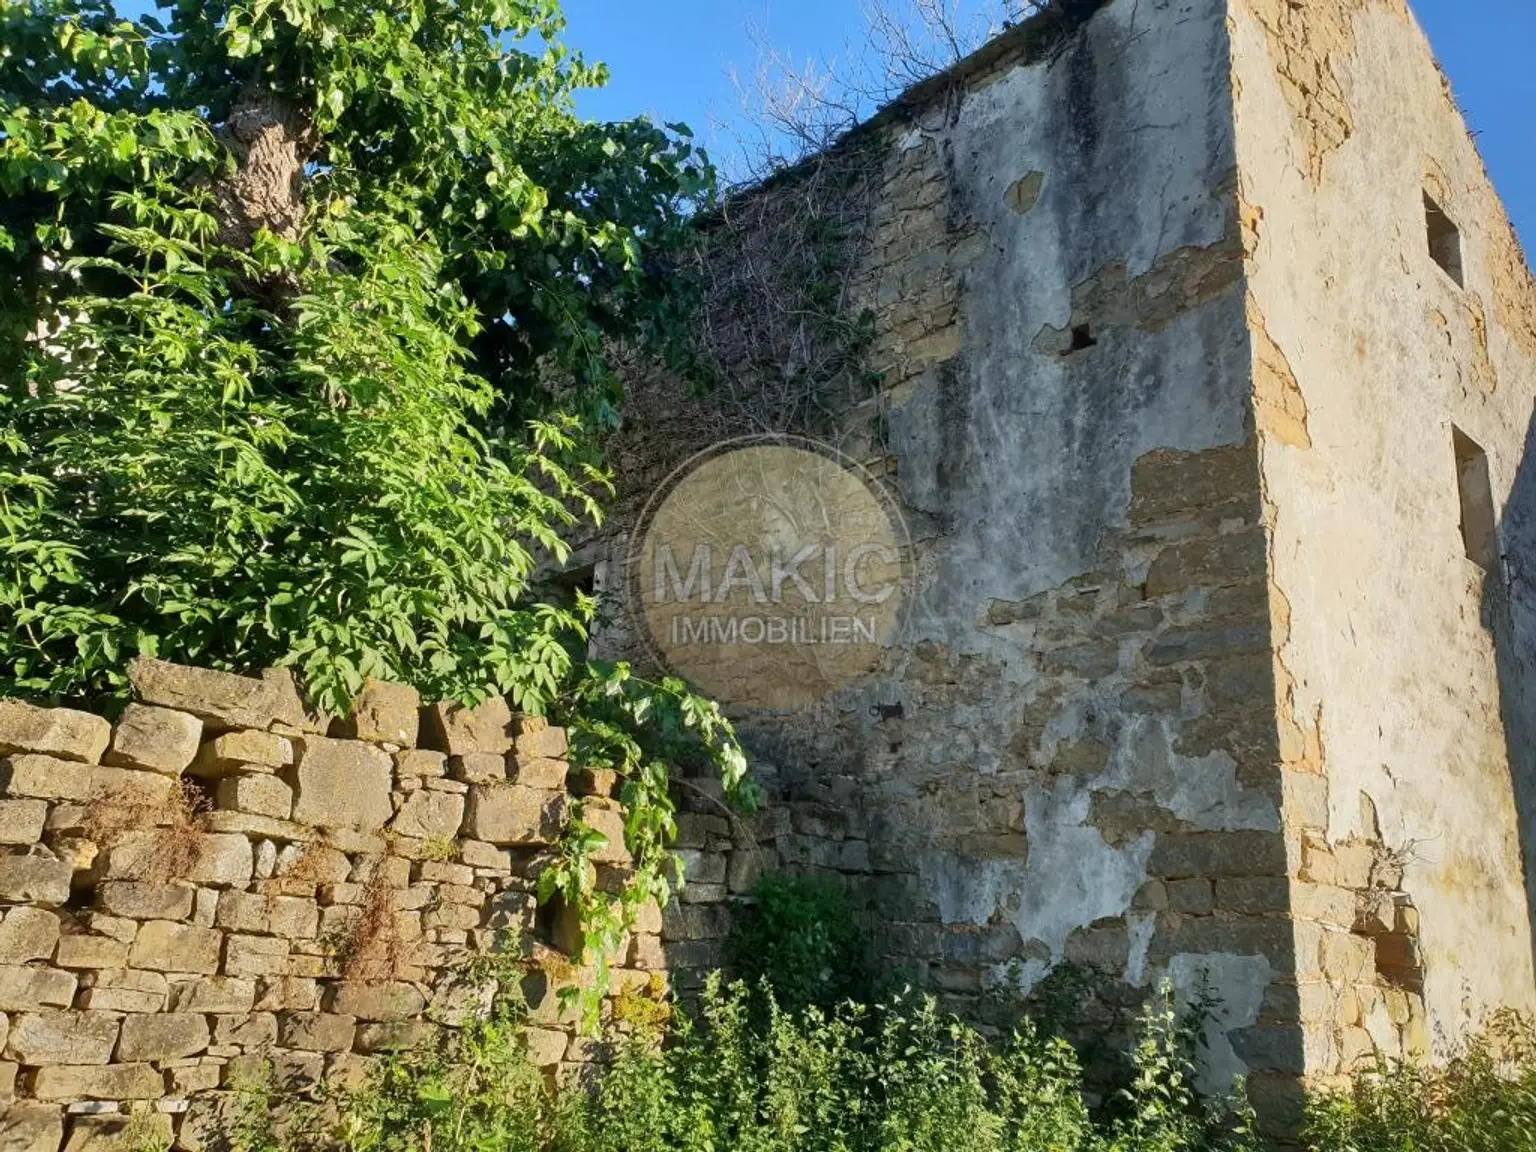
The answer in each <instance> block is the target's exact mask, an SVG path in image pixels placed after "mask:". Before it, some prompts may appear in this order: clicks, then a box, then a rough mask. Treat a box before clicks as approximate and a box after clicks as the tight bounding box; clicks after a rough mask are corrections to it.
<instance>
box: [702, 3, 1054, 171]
mask: <svg viewBox="0 0 1536 1152" xmlns="http://www.w3.org/2000/svg"><path fill="white" fill-rule="evenodd" d="M1051 2H1052V0H863V4H862V8H863V17H864V29H863V33H862V36H861V37H860V39H859V40H857V41H856V42H853V43H850V44H847V45H845V46H844V48H843V50H842V51H841V52H839V53H836V54H830V55H824V56H822V57H819V58H812V59H807V60H803V61H796V60H793V59H791V58H790V57H788V56H786V55H785V54H784V53H783V52H782V51H780V50H779V49H778V48H777V47H775V46H774V45H773V44H772V42H771V41H770V40H769V38H768V36H767V35H766V33H765V32H764V30H763V29H762V28H761V27H760V26H757V25H749V26H748V29H747V33H748V38H749V39H750V41H751V42H752V45H753V47H754V49H755V50H756V53H757V66H756V68H755V70H754V72H753V73H752V75H751V76H750V77H743V76H741V75H740V74H739V73H737V72H734V71H733V73H732V75H731V80H732V84H733V86H734V88H735V90H736V95H737V100H738V104H739V105H740V109H739V111H740V113H741V116H740V119H738V120H737V121H735V122H734V123H733V124H730V125H719V124H717V131H719V132H721V133H722V134H723V135H724V136H726V137H727V138H728V139H730V140H732V141H733V142H734V145H735V153H736V155H735V157H734V158H731V157H729V155H728V158H727V160H726V169H727V175H728V176H729V177H730V178H732V179H734V180H738V181H743V182H755V181H758V180H761V179H763V178H764V177H765V176H768V175H770V174H771V173H773V172H775V171H777V170H779V169H780V168H783V167H786V166H789V165H793V164H796V163H798V162H799V161H801V160H803V159H805V158H806V157H807V156H811V155H814V154H816V153H817V152H821V151H824V150H825V149H826V148H828V147H829V146H830V145H831V144H833V143H834V142H836V140H837V139H838V138H839V137H841V136H842V135H844V134H845V133H846V132H848V131H849V130H850V129H851V128H853V127H855V126H856V125H857V124H858V123H859V122H860V121H861V120H863V119H864V118H866V117H867V116H869V115H870V114H871V113H873V112H874V111H875V110H876V109H878V108H879V107H881V106H882V105H884V104H886V103H888V102H890V101H891V100H893V99H895V98H896V97H897V96H899V95H900V94H901V93H902V92H904V91H905V90H906V89H908V88H910V87H911V86H912V85H914V84H918V83H921V82H922V81H924V80H927V79H929V78H930V77H932V76H934V75H937V74H938V73H940V72H942V71H944V70H945V69H946V68H949V67H951V66H952V65H954V64H956V63H958V62H959V61H961V60H963V59H964V58H965V57H966V56H968V55H970V54H971V53H972V52H974V51H975V50H976V49H977V48H979V47H981V46H982V45H983V44H985V43H986V42H987V41H988V40H990V39H991V38H992V37H994V36H996V35H998V34H999V33H1001V32H1003V31H1005V30H1006V29H1007V28H1009V27H1011V26H1012V25H1013V24H1016V23H1018V22H1020V21H1022V20H1024V19H1027V18H1028V17H1030V16H1033V15H1035V14H1036V13H1037V12H1039V11H1041V10H1043V9H1045V8H1047V7H1049V6H1050V3H1051ZM729 151H730V149H727V153H728V154H729Z"/></svg>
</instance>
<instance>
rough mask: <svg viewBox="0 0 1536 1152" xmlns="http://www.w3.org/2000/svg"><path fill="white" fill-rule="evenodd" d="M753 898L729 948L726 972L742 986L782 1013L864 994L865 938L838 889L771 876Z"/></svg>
mask: <svg viewBox="0 0 1536 1152" xmlns="http://www.w3.org/2000/svg"><path fill="white" fill-rule="evenodd" d="M753 896H754V897H755V898H756V903H755V904H753V905H752V906H751V907H750V908H747V909H744V910H743V911H742V912H741V913H740V914H739V915H738V916H737V917H736V920H735V923H734V925H733V929H732V934H731V948H730V955H731V965H732V969H733V970H734V972H735V973H736V974H737V975H738V976H739V977H741V979H743V980H744V981H745V982H746V983H747V984H748V985H749V986H751V987H754V988H756V987H765V988H767V989H768V990H769V991H770V992H771V993H772V995H773V997H774V999H775V1000H776V1001H777V1002H778V1003H779V1004H780V1005H782V1006H783V1007H785V1008H788V1009H796V1008H803V1007H807V1006H809V1005H813V1004H814V1005H817V1006H820V1007H822V1008H831V1007H833V1006H834V1005H836V1004H838V1003H839V1002H841V1001H843V1000H845V999H848V998H850V997H858V996H867V995H868V989H869V987H870V973H871V966H870V958H869V956H868V952H867V949H866V947H865V935H864V934H863V933H862V932H860V931H859V927H858V924H857V922H856V920H855V917H854V912H853V908H852V907H851V906H850V904H849V902H848V898H847V896H846V895H845V894H844V892H843V890H842V889H841V888H839V887H838V886H837V885H835V884H832V883H831V882H829V881H826V880H818V879H812V878H803V877H795V876H788V875H785V874H783V873H777V872H775V873H770V874H768V875H766V876H764V877H763V878H762V879H761V880H759V881H758V883H757V885H756V887H755V888H754V889H753Z"/></svg>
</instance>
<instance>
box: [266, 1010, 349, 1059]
mask: <svg viewBox="0 0 1536 1152" xmlns="http://www.w3.org/2000/svg"><path fill="white" fill-rule="evenodd" d="M356 1035H357V1018H356V1017H355V1016H341V1015H337V1014H335V1013H331V1012H293V1013H288V1014H285V1015H284V1016H283V1018H282V1019H281V1020H280V1021H279V1022H278V1040H279V1042H280V1043H281V1044H282V1045H283V1047H285V1048H298V1049H302V1050H303V1051H306V1052H350V1051H351V1050H352V1041H353V1039H354V1038H355V1037H356Z"/></svg>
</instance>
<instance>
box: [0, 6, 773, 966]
mask: <svg viewBox="0 0 1536 1152" xmlns="http://www.w3.org/2000/svg"><path fill="white" fill-rule="evenodd" d="M562 28H563V21H562V19H561V15H560V11H559V7H558V4H557V3H556V0H384V2H382V3H381V2H378V0H248V2H245V3H233V2H229V0H175V2H174V3H172V2H169V0H162V2H161V15H160V17H159V18H154V17H150V16H136V17H133V18H124V17H122V16H120V15H119V14H118V13H117V12H116V11H115V10H114V9H113V7H112V5H111V4H109V3H90V2H85V0H22V2H16V0H0V694H20V695H27V696H32V697H35V698H53V699H64V698H70V699H101V698H108V697H112V696H115V695H120V694H121V693H122V692H123V691H124V690H125V677H124V671H123V670H124V667H125V665H126V663H127V662H128V660H129V659H130V658H131V657H132V656H134V655H137V654H145V655H155V656H159V657H162V658H165V659H172V660H182V661H187V662H192V663H198V664H202V665H205V666H213V667H225V668H234V669H249V668H255V667H261V666H264V665H285V666H289V667H292V668H293V669H294V670H295V672H296V673H297V674H298V675H299V677H300V679H301V680H302V681H303V682H304V683H305V684H306V685H307V686H308V689H309V691H310V693H311V695H312V696H313V698H314V702H315V703H316V704H318V705H320V706H323V707H326V708H329V709H332V710H337V711H340V710H342V709H344V708H345V707H346V706H347V704H348V703H349V701H350V700H351V699H352V698H353V696H354V695H355V694H356V692H357V691H358V690H359V689H360V688H361V686H362V684H363V682H364V680H365V679H366V678H368V677H377V678H380V679H387V680H397V681H403V682H406V683H410V684H413V685H415V686H416V687H418V688H419V689H420V690H421V691H422V692H423V694H424V695H425V696H427V697H428V698H432V699H458V700H462V701H465V702H467V703H473V702H476V701H478V700H480V699H483V698H484V697H486V696H487V695H489V694H492V693H503V694H506V695H508V696H509V697H511V698H512V700H513V701H514V702H515V704H516V705H517V706H518V707H520V708H522V709H524V710H525V711H528V712H532V713H544V712H553V713H555V714H557V715H559V716H561V718H562V719H564V720H565V721H566V722H567V723H568V724H570V725H571V726H572V727H573V729H575V731H576V736H577V740H576V744H577V747H578V752H579V753H581V752H582V751H584V754H585V755H586V756H587V757H588V758H589V761H590V762H591V763H593V764H594V765H596V766H602V767H612V768H614V769H617V770H618V771H619V772H620V773H621V774H622V775H623V776H624V778H625V780H626V785H625V791H624V799H625V801H626V803H627V805H628V813H629V832H630V836H631V838H632V841H633V843H632V847H633V848H634V850H635V853H636V856H637V869H636V873H635V876H636V879H635V880H634V881H632V882H631V883H630V884H629V885H628V886H627V887H626V888H625V890H624V891H623V892H622V893H610V894H604V893H601V892H599V891H598V885H597V883H596V879H595V875H596V874H595V870H594V869H593V867H592V865H591V863H590V860H589V856H590V853H591V850H592V847H593V845H594V844H595V842H596V841H595V833H592V832H591V830H590V829H587V828H586V827H585V826H583V825H582V824H581V823H580V821H579V819H578V820H577V821H576V823H575V824H574V828H573V833H572V836H571V838H570V841H569V842H568V844H567V846H566V850H565V851H564V852H563V854H562V855H561V857H560V862H559V864H558V865H557V866H556V868H555V870H554V871H553V873H552V875H551V879H550V881H549V884H550V885H551V886H552V888H551V890H554V889H558V890H560V891H562V892H563V893H564V894H565V895H566V897H567V898H568V899H569V900H572V901H574V902H575V903H576V904H577V905H578V906H579V907H581V908H582V909H584V910H586V911H587V912H588V913H589V914H590V915H589V921H590V923H591V924H592V925H593V942H594V943H602V942H603V941H604V940H608V939H610V938H616V937H617V935H618V929H616V928H615V927H614V926H615V925H616V924H619V925H621V924H622V923H623V921H624V920H625V919H626V918H627V917H628V915H629V914H630V913H631V912H632V911H633V908H634V906H635V905H636V904H637V903H638V902H639V901H640V900H642V899H646V898H651V897H654V896H658V895H661V896H664V895H665V890H666V883H667V879H666V870H665V865H666V860H667V853H666V851H665V845H666V843H667V841H668V840H669V838H670V835H671V832H672V815H671V806H670V802H669V801H668V799H667V788H666V778H667V772H668V765H669V764H670V763H673V762H675V760H676V758H677V757H679V756H691V757H695V758H698V759H701V760H703V761H705V762H707V763H709V764H712V765H713V767H714V769H715V770H717V771H719V772H720V773H721V774H722V775H723V776H724V778H725V780H726V783H727V784H728V786H730V788H731V789H733V790H737V789H739V788H740V787H741V786H742V782H743V776H744V762H743V760H742V757H741V754H740V751H739V750H738V748H737V746H736V744H735V741H734V738H733V735H732V733H731V729H730V726H729V724H728V723H727V722H726V721H725V720H724V718H723V717H722V716H721V715H720V713H719V712H718V710H716V709H715V708H714V707H713V706H712V705H710V704H708V703H707V702H705V701H702V700H699V699H697V698H696V697H694V696H692V695H691V694H690V693H689V692H688V691H687V689H686V687H685V686H684V685H682V684H680V683H677V682H672V681H668V682H665V683H661V684H648V683H644V682H642V681H639V680H637V679H635V678H632V677H630V676H629V675H628V672H627V670H626V669H624V668H622V667H619V668H606V667H600V666H596V665H593V664H590V663H588V662H586V661H585V660H584V659H583V658H582V655H581V648H580V645H581V641H582V637H583V634H584V631H585V628H586V626H587V623H588V621H589V619H590V616H591V611H592V605H591V603H590V602H589V601H587V600H585V599H583V598H580V597H578V598H577V602H576V603H575V604H574V605H571V604H569V603H562V602H560V601H559V600H558V599H556V598H551V597H547V596H542V595H540V593H539V591H538V585H537V583H536V579H535V577H536V573H537V572H538V571H539V569H540V566H541V565H542V564H545V563H548V562H555V563H558V562H560V561H563V559H564V557H565V555H566V545H565V544H564V542H563V540H562V535H563V534H564V533H565V530H566V529H568V528H569V527H570V526H572V525H573V524H575V523H576V522H577V521H578V520H580V519H582V518H587V519H594V518H596V517H597V515H598V513H599V501H600V500H601V499H602V498H603V496H604V495H605V493H606V490H607V480H606V477H605V474H604V472H603V471H602V469H601V466H600V456H599V454H598V450H597V444H598V435H599V433H600V432H601V431H602V430H603V429H604V428H605V427H607V426H611V425H612V424H613V423H614V422H615V419H616V415H615V412H616V409H615V405H616V404H617V402H618V399H619V396H618V388H617V383H616V380H615V377H614V375H613V373H612V372H611V371H610V369H609V366H608V364H607V363H606V362H605V359H604V349H605V347H608V346H610V345H611V344H613V343H614V342H622V341H628V342H634V341H637V340H639V341H644V342H649V343H651V344H652V345H653V346H658V347H669V346H671V345H672V343H673V342H674V340H675V338H676V337H677V336H679V335H680V333H681V332H682V330H683V327H684V324H685V321H686V315H687V308H686V305H687V300H686V292H685V291H682V290H680V289H679V288H678V285H677V283H676V279H677V278H675V277H673V276H671V275H670V274H669V272H670V262H671V254H672V253H673V252H675V251H676V250H677V249H678V247H679V245H681V244H682V243H683V242H684V240H685V238H686V235H687V231H688V221H689V219H690V215H691V211H692V207H693V204H694V202H695V201H696V200H697V199H698V198H700V197H702V196H708V195H710V194H711V191H712V183H713V175H712V171H711V169H710V167H709V164H708V161H707V159H706V158H705V157H704V156H703V155H702V154H701V153H699V152H697V151H695V150H694V149H693V147H692V146H691V144H690V143H689V141H688V138H687V136H686V130H682V129H676V130H673V129H665V128H660V127H657V126H655V125H653V124H651V123H649V122H647V121H643V120H637V121H633V122H629V123H624V124H594V123H589V122H586V121H583V120H582V119H580V118H579V117H578V116H577V115H576V114H575V111H574V108H573V93H574V92H575V91H576V90H578V89H580V88H582V87H584V86H591V85H595V84H599V83H601V82H602V81H603V72H602V70H601V68H598V67H595V66H589V65H587V64H585V63H583V62H582V60H581V59H580V58H579V57H577V56H574V55H571V54H569V53H568V52H567V51H566V50H565V49H564V48H563V47H562V46H561V43H560V36H561V32H562Z"/></svg>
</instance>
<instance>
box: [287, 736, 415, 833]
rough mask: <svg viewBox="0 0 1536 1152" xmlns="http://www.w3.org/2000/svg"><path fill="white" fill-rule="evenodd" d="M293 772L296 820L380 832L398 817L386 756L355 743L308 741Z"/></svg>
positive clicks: (302, 742)
mask: <svg viewBox="0 0 1536 1152" xmlns="http://www.w3.org/2000/svg"><path fill="white" fill-rule="evenodd" d="M295 743H296V746H297V754H298V762H297V764H296V765H295V767H294V768H293V770H292V778H293V782H294V802H293V818H294V820H296V821H298V822H299V823H301V824H309V825H313V826H316V827H322V828H352V829H357V830H360V831H368V832H377V831H379V830H381V829H383V827H384V825H385V824H387V823H388V822H389V819H390V817H391V816H393V815H394V805H392V804H391V803H390V787H391V784H392V782H393V774H394V765H393V764H392V762H391V761H390V758H389V756H388V754H387V753H385V752H382V751H380V750H379V749H378V748H375V747H373V746H372V745H370V744H364V743H361V742H359V741H356V740H331V739H327V738H326V737H323V736H304V737H300V738H298V739H297V740H296V741H295Z"/></svg>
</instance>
